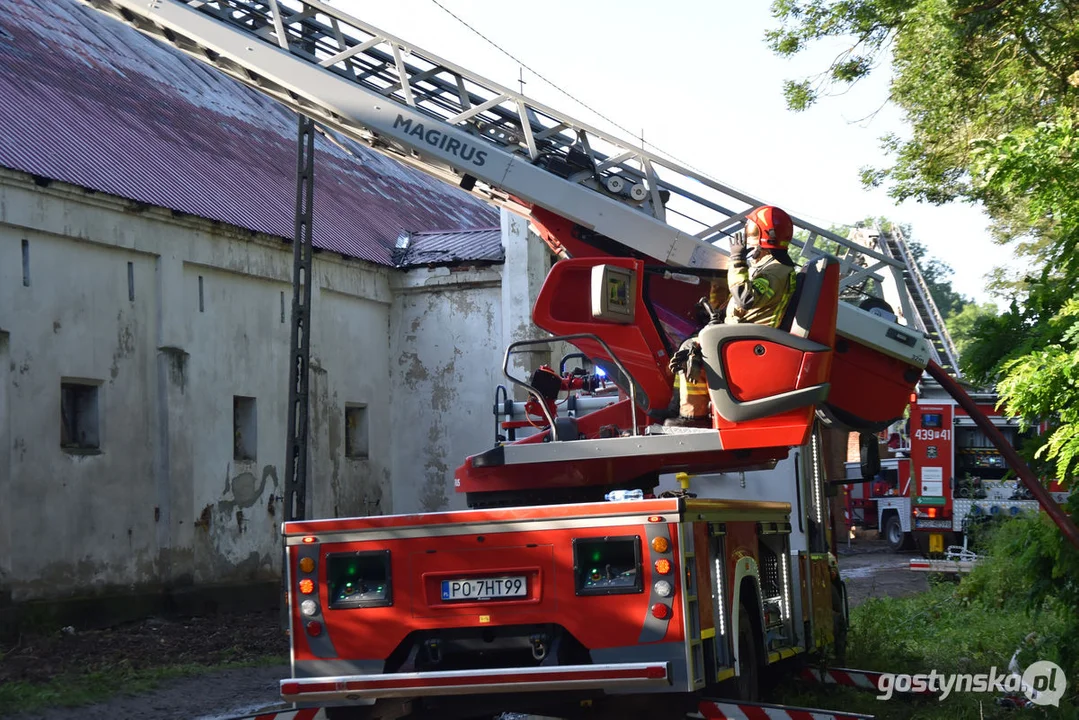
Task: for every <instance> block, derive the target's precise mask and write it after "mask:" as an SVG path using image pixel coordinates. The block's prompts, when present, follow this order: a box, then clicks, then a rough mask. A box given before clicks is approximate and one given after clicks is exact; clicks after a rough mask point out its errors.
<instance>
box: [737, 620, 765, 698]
mask: <svg viewBox="0 0 1079 720" xmlns="http://www.w3.org/2000/svg"><path fill="white" fill-rule="evenodd" d="M738 671H739V672H738V699H739V700H749V701H751V702H752V701H756V700H759V699H760V665H759V663H758V658H757V640H756V638H755V637H754V636H753V622H752V620H750V619H749V611H748V610H747V609H746V606H745V604H744V603H741V602H740V603H738Z"/></svg>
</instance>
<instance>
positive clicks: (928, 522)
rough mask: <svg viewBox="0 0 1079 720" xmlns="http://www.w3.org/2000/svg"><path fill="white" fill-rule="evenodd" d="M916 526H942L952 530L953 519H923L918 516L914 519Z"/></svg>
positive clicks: (943, 528)
mask: <svg viewBox="0 0 1079 720" xmlns="http://www.w3.org/2000/svg"><path fill="white" fill-rule="evenodd" d="M914 527H918V528H940V529H942V530H951V529H952V521H951V520H922V519H921V518H918V519H916V520H915V521H914Z"/></svg>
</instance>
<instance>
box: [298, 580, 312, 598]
mask: <svg viewBox="0 0 1079 720" xmlns="http://www.w3.org/2000/svg"><path fill="white" fill-rule="evenodd" d="M299 586H300V592H301V593H302V594H304V595H310V594H311V593H313V592H315V581H314V580H312V579H311V578H304V579H303V580H301V581H300V583H299Z"/></svg>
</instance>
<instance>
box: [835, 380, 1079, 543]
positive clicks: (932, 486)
mask: <svg viewBox="0 0 1079 720" xmlns="http://www.w3.org/2000/svg"><path fill="white" fill-rule="evenodd" d="M971 397H972V399H973V400H974V401H975V402H976V403H977V407H978V408H979V409H980V410H981V412H982V413H983V414H984V415H985V417H986V418H987V419H988V420H989V421H990V422H992V423H993V425H994V426H995V427H996V428H997V429H998V430H999V431H1000V433H1001V434H1002V435H1003V436H1004V437H1005V438H1006V439H1007V440H1008V442H1009V444H1011V445H1012V446H1013V447H1021V446H1022V444H1023V442H1024V440H1026V439H1028V438H1029V437H1030V436H1031V435H1033V431H1028V432H1026V433H1023V432H1021V431H1020V428H1019V422H1018V420H1017V419H1016V418H1009V417H1005V416H1002V415H1000V414H999V413H998V411H997V409H996V405H997V396H996V395H995V394H992V393H973V394H972V395H971ZM904 425H905V427H903V428H902V432H897V433H892V435H894V436H898V437H901V438H902V439H903V442H902V443H901V444H899V445H898V447H895V448H890V449H889V451H888V453H887V454H894V457H890V458H885V459H883V460H882V461H881V472H880V475H879V476H878V477H877V478H874V480H873V481H872V482H859V483H857V484H852V485H848V486H847V505H848V510H847V517H848V526H852V525H855V524H860V525H862V526H864V527H870V528H872V527H876V528H878V529H879V530H880V533H881V535H882V536H883V537H884V538H885V539H886V540H887V541H888V544H889V545H891V547H892V549H894V550H896V551H904V550H912V549H915V548H916V549H918V550H919V551H920V552H921V553H922V554H924V555H939V554H941V553H944V552H945V550H946V549H947V548H948V547H953V546H957V547H958V546H962V545H963V541H964V539H965V536H966V533H967V531H968V530H969V529H970V528H971V526H972V525H974V524H977V523H980V522H984V521H986V520H989V519H993V518H1006V517H1017V516H1019V515H1022V514H1024V513H1029V512H1038V510H1039V509H1040V504H1039V503H1038V502H1037V501H1036V500H1035V499H1034V498H1033V497H1032V496H1031V494H1030V492H1029V491H1028V490H1027V489H1026V487H1024V485H1023V484H1022V483H1021V482H1019V481H1018V480H1017V479H1016V478H1015V476H1014V474H1013V473H1012V472H1011V470H1010V469H1009V467H1008V464H1007V462H1006V461H1005V458H1004V456H1003V455H1002V454H1001V452H1000V450H998V449H997V448H996V447H994V446H993V444H992V442H991V441H990V439H989V438H988V437H987V436H986V434H985V432H983V431H982V430H981V429H980V428H979V427H978V426H977V424H976V423H975V421H974V419H973V418H972V417H971V416H970V414H969V413H967V412H966V410H964V409H963V408H962V407H960V406H959V405H958V404H957V403H956V401H955V400H954V399H953V398H952V397H951V396H949V395H948V394H947V393H945V392H944V391H943V389H942V388H941V387H940V385H939V384H937V383H935V382H933V381H931V380H929V379H926V380H924V381H923V382H922V384H921V386H920V391H919V394H918V396H917V399H916V400H915V401H914V402H912V403H911V405H910V417H909V420H907V421H905V422H904ZM895 429H896V430H899V428H895ZM861 472H862V471H861V468H860V466H859V464H858V463H848V464H847V477H848V478H850V479H856V480H860V479H861V478H862V474H861ZM1048 490H1049V492H1050V494H1051V496H1052V497H1053V499H1054V500H1056V501H1057V502H1058V503H1059V502H1063V501H1064V500H1065V499H1066V498H1067V495H1068V493H1067V491H1066V490H1065V489H1064V488H1063V487H1062V486H1061V485H1060V484H1059V483H1058V482H1056V481H1050V482H1049V483H1048ZM867 520H868V522H867ZM874 521H875V522H874Z"/></svg>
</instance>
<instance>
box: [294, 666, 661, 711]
mask: <svg viewBox="0 0 1079 720" xmlns="http://www.w3.org/2000/svg"><path fill="white" fill-rule="evenodd" d="M670 682H671V679H670V668H669V667H668V663H665V662H660V663H615V664H608V665H563V666H554V667H535V668H495V669H491V670H451V671H443V672H422V673H389V674H382V675H346V676H340V677H316V678H303V679H288V680H282V681H281V698H282V699H283V700H285V701H286V702H295V703H304V704H307V703H312V702H326V701H338V702H341V701H343V702H358V703H363V702H364V701H367V702H370V701H371V700H377V699H380V698H399V697H420V696H431V695H471V694H476V695H479V694H489V693H519V692H535V691H539V692H545V691H554V690H590V689H604V690H608V689H612V688H618V689H620V690H623V691H624V690H626V689H632V688H642V689H645V688H651V687H655V686H657V685H658V686H662V685H669V684H670Z"/></svg>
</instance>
